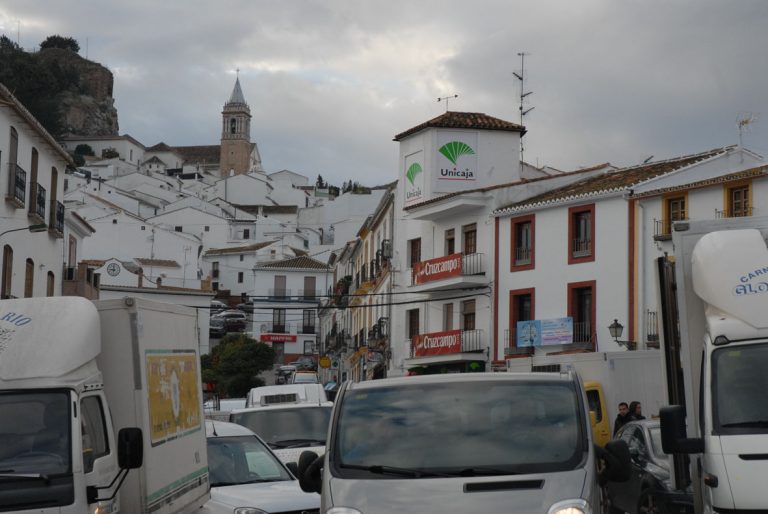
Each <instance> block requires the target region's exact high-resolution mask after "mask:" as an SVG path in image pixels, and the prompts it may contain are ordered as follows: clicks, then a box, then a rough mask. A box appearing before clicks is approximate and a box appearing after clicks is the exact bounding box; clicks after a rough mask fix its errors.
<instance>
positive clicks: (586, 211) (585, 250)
mask: <svg viewBox="0 0 768 514" xmlns="http://www.w3.org/2000/svg"><path fill="white" fill-rule="evenodd" d="M568 218H569V220H568V241H569V242H568V244H569V245H570V248H569V252H568V264H578V263H580V262H590V261H594V260H595V251H594V248H595V204H590V205H582V206H579V207H571V208H570V209H568Z"/></svg>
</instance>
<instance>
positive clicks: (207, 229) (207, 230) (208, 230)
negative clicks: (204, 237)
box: [203, 225, 211, 232]
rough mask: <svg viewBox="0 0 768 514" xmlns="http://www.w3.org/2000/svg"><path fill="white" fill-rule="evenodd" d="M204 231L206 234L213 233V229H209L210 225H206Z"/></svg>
mask: <svg viewBox="0 0 768 514" xmlns="http://www.w3.org/2000/svg"><path fill="white" fill-rule="evenodd" d="M203 230H204V231H205V232H210V231H211V227H209V226H208V225H206V226H205V227H204V228H203Z"/></svg>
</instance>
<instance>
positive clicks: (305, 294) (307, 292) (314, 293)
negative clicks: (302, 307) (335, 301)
mask: <svg viewBox="0 0 768 514" xmlns="http://www.w3.org/2000/svg"><path fill="white" fill-rule="evenodd" d="M319 296H320V291H319V290H318V289H299V291H298V299H299V300H311V301H313V302H314V301H315V300H317V299H318V297H319Z"/></svg>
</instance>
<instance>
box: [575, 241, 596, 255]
mask: <svg viewBox="0 0 768 514" xmlns="http://www.w3.org/2000/svg"><path fill="white" fill-rule="evenodd" d="M571 254H572V255H573V256H574V257H589V256H590V255H592V239H591V238H589V237H586V238H575V239H574V240H573V241H572V246H571Z"/></svg>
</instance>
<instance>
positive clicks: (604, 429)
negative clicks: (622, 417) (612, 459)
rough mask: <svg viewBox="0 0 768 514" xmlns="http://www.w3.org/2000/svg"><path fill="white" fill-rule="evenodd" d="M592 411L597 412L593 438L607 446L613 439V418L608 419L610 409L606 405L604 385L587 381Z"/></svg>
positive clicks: (593, 425) (585, 384)
mask: <svg viewBox="0 0 768 514" xmlns="http://www.w3.org/2000/svg"><path fill="white" fill-rule="evenodd" d="M584 389H585V390H586V393H587V401H588V402H589V410H590V412H594V413H595V417H594V422H593V423H592V438H593V439H594V440H595V444H596V445H598V446H601V447H603V446H605V444H606V443H607V442H608V441H610V440H611V420H609V419H608V409H606V405H605V394H604V393H603V386H601V385H600V383H599V382H585V383H584Z"/></svg>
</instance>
